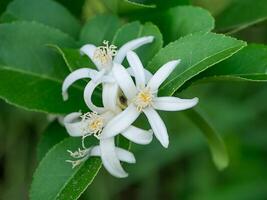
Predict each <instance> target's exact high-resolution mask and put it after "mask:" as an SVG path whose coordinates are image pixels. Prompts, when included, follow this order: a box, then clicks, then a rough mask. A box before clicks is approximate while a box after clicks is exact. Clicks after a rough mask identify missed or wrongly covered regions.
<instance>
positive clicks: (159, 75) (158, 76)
mask: <svg viewBox="0 0 267 200" xmlns="http://www.w3.org/2000/svg"><path fill="white" fill-rule="evenodd" d="M180 61H181V60H173V61H170V62H167V63H166V64H164V65H163V66H162V67H161V68H159V69H158V71H157V72H156V73H155V74H154V76H153V77H152V78H151V79H150V81H149V82H148V84H147V86H148V87H149V88H150V89H151V90H153V91H157V90H158V88H159V87H160V85H161V84H162V83H163V82H164V81H165V80H166V79H167V78H168V76H169V75H170V74H171V73H172V71H173V70H174V69H175V67H176V66H177V65H178V64H179V63H180Z"/></svg>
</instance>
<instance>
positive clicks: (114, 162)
mask: <svg viewBox="0 0 267 200" xmlns="http://www.w3.org/2000/svg"><path fill="white" fill-rule="evenodd" d="M114 116H115V113H113V112H112V111H106V112H104V113H102V114H97V113H95V112H89V113H85V114H84V115H82V113H80V112H74V113H70V114H68V115H67V116H66V117H65V118H64V125H65V128H66V130H67V132H68V133H69V135H70V136H73V137H83V139H84V138H85V137H88V136H91V135H94V136H95V137H96V138H97V139H98V140H99V145H98V146H95V147H90V148H86V147H85V145H84V143H83V150H82V151H81V152H82V154H84V155H83V156H80V157H79V158H81V157H84V159H87V158H88V157H89V156H100V157H101V159H102V162H103V165H104V166H105V168H106V169H107V170H108V171H109V172H110V173H111V174H112V175H114V176H116V177H126V176H127V173H126V172H125V171H124V170H123V168H122V167H121V164H120V162H119V161H120V160H121V161H124V162H129V163H134V162H135V160H134V156H133V155H132V153H130V152H128V151H126V150H123V149H121V148H118V147H115V143H114V137H110V138H106V139H101V133H102V130H103V128H104V127H105V126H106V124H107V123H108V121H109V120H111V119H112V118H113V117H114ZM122 135H123V136H124V137H126V138H127V139H129V140H132V141H135V142H136V143H139V144H148V143H150V142H151V141H152V132H151V131H146V130H143V129H140V128H137V127H134V126H129V127H128V128H127V129H125V130H124V131H123V132H122ZM92 149H94V150H95V149H98V150H97V151H96V150H95V151H92ZM89 150H90V151H89ZM85 152H87V153H85ZM92 152H98V154H95V153H94V154H92ZM76 154H77V152H76ZM71 155H72V157H74V156H73V154H71ZM79 155H80V154H79ZM74 158H75V157H74ZM84 159H81V160H78V161H77V162H76V161H73V162H72V163H73V165H74V166H76V165H77V164H79V163H80V162H81V161H83V160H84Z"/></svg>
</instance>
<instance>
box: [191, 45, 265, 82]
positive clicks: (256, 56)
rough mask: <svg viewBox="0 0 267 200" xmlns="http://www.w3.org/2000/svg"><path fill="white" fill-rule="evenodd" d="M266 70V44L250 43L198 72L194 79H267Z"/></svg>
mask: <svg viewBox="0 0 267 200" xmlns="http://www.w3.org/2000/svg"><path fill="white" fill-rule="evenodd" d="M266 72H267V46H264V45H257V44H252V45H248V46H247V47H245V48H244V49H242V50H241V51H239V52H238V53H236V54H235V55H233V56H232V57H231V58H229V59H227V60H225V61H223V62H221V63H218V64H217V65H215V66H213V67H211V68H210V69H209V70H207V71H205V72H203V73H201V74H199V76H197V77H196V79H202V78H205V81H207V80H210V79H211V80H247V81H267V74H266ZM207 78H208V79H207Z"/></svg>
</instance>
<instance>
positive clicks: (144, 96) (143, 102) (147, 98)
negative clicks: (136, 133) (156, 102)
mask: <svg viewBox="0 0 267 200" xmlns="http://www.w3.org/2000/svg"><path fill="white" fill-rule="evenodd" d="M153 98H154V95H153V93H152V91H151V90H150V89H149V88H144V89H143V90H141V91H140V92H139V93H138V94H137V95H136V97H135V99H134V103H135V105H136V106H137V110H138V111H142V110H143V109H144V108H146V107H148V106H151V105H152V101H153Z"/></svg>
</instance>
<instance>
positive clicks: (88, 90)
mask: <svg viewBox="0 0 267 200" xmlns="http://www.w3.org/2000/svg"><path fill="white" fill-rule="evenodd" d="M100 83H101V82H100V81H99V82H94V81H89V82H88V83H87V85H86V87H85V89H84V92H83V98H84V101H85V103H86V105H87V106H88V108H89V109H90V110H91V111H94V112H97V113H99V114H100V113H103V112H104V111H105V109H104V108H103V107H98V106H96V105H94V103H93V102H92V94H93V92H94V90H95V88H96V87H97V86H98V85H99V84H100Z"/></svg>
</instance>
